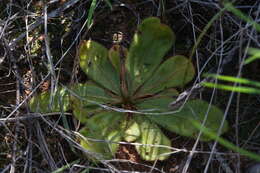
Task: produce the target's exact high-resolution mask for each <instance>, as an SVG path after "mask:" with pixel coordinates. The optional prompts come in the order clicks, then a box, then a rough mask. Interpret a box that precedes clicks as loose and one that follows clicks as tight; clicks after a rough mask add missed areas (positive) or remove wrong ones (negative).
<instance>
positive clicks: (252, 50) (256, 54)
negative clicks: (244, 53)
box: [244, 48, 260, 65]
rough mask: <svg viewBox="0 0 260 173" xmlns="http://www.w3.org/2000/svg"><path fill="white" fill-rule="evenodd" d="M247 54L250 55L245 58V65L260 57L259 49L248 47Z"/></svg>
mask: <svg viewBox="0 0 260 173" xmlns="http://www.w3.org/2000/svg"><path fill="white" fill-rule="evenodd" d="M248 54H250V55H252V56H251V57H249V58H247V59H246V60H245V62H244V64H245V65H246V64H249V63H251V62H253V61H255V60H256V59H260V49H256V48H248Z"/></svg>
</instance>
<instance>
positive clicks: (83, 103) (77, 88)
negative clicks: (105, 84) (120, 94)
mask: <svg viewBox="0 0 260 173" xmlns="http://www.w3.org/2000/svg"><path fill="white" fill-rule="evenodd" d="M71 90H72V91H73V95H71V105H72V110H73V114H74V116H75V117H76V118H77V119H78V120H80V122H81V123H84V122H86V120H87V119H88V118H89V116H91V115H92V114H93V113H94V112H97V111H103V108H101V107H100V106H99V105H98V104H112V103H113V102H116V101H117V99H116V98H114V97H113V96H112V95H111V94H109V93H108V92H106V91H105V90H104V89H102V88H100V87H98V86H96V85H95V84H93V83H91V82H87V83H85V84H76V85H74V86H73V87H72V89H71Z"/></svg>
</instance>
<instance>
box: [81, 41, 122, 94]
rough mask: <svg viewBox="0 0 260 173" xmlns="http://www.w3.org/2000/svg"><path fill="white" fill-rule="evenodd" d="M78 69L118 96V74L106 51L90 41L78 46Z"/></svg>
mask: <svg viewBox="0 0 260 173" xmlns="http://www.w3.org/2000/svg"><path fill="white" fill-rule="evenodd" d="M79 55H80V67H81V69H82V70H83V71H84V72H85V73H86V74H87V75H88V77H90V78H91V79H92V80H93V81H95V82H96V83H98V84H99V85H101V86H102V87H103V88H107V89H109V90H110V91H112V92H114V93H116V94H118V95H119V94H120V80H119V74H118V73H117V72H116V70H115V68H114V67H113V65H112V64H111V62H110V60H109V58H108V50H107V49H106V48H105V47H103V46H102V45H100V44H99V43H97V42H94V41H92V40H89V41H83V43H82V44H81V46H80V53H79Z"/></svg>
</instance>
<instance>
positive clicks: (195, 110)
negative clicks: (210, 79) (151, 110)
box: [147, 100, 228, 141]
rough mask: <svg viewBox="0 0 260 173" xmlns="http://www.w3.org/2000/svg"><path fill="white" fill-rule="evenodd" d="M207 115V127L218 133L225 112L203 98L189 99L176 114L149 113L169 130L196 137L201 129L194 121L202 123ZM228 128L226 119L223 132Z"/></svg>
mask: <svg viewBox="0 0 260 173" xmlns="http://www.w3.org/2000/svg"><path fill="white" fill-rule="evenodd" d="M157 102H158V100H157ZM208 109H209V111H208ZM206 115H207V120H206V123H205V127H206V128H208V129H210V130H211V132H213V133H217V131H218V129H219V126H220V124H221V121H222V118H223V113H222V112H221V110H220V109H218V108H217V107H216V106H213V105H209V104H208V103H207V102H205V101H202V100H191V101H188V102H187V103H186V104H185V105H184V107H183V108H182V109H181V110H180V111H179V112H177V113H174V114H170V115H147V117H148V118H149V119H151V120H152V121H153V122H155V123H157V124H159V125H161V126H162V127H163V128H165V129H167V130H170V131H172V132H175V133H178V134H180V135H183V136H188V137H193V138H195V139H196V138H197V135H198V133H199V131H198V129H197V128H196V127H194V125H193V122H198V123H202V122H203V120H204V117H205V116H206ZM227 130H228V124H227V121H225V123H224V127H223V128H222V132H221V134H223V133H224V132H226V131H227ZM200 140H203V141H209V140H211V138H208V136H206V135H202V136H201V138H200Z"/></svg>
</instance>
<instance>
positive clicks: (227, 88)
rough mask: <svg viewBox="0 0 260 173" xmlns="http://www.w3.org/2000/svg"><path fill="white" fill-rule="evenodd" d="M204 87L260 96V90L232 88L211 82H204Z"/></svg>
mask: <svg viewBox="0 0 260 173" xmlns="http://www.w3.org/2000/svg"><path fill="white" fill-rule="evenodd" d="M202 85H203V86H205V87H209V88H217V89H222V90H226V91H233V92H239V93H246V94H260V89H256V88H252V87H243V86H230V85H223V84H215V83H210V82H204V83H202Z"/></svg>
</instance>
